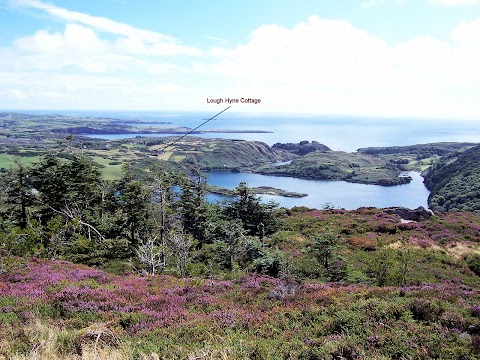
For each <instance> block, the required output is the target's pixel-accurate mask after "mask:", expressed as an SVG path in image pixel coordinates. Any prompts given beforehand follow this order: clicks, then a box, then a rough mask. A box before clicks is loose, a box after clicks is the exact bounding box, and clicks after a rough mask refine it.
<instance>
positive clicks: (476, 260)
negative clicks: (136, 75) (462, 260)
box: [466, 254, 480, 276]
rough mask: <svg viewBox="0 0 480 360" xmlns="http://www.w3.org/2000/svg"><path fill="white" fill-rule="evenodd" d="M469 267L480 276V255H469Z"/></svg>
mask: <svg viewBox="0 0 480 360" xmlns="http://www.w3.org/2000/svg"><path fill="white" fill-rule="evenodd" d="M466 261H467V265H468V268H469V269H470V270H472V271H473V272H474V273H475V275H478V276H480V255H479V254H473V255H469V256H468V257H467V259H466Z"/></svg>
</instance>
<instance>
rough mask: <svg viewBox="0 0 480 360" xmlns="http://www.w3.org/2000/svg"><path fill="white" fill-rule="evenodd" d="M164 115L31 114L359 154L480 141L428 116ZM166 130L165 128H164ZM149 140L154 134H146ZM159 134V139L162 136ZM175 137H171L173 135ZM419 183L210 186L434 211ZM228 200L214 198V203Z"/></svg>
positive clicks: (272, 179) (478, 130)
mask: <svg viewBox="0 0 480 360" xmlns="http://www.w3.org/2000/svg"><path fill="white" fill-rule="evenodd" d="M221 110H222V109H218V111H215V110H212V112H210V113H209V112H180V111H179V112H172V111H170V112H159V111H58V110H57V111H31V113H37V114H38V113H45V114H51V113H60V114H63V115H75V116H91V117H109V118H118V119H122V120H125V121H126V122H127V123H128V120H141V121H142V122H144V124H145V125H146V126H147V125H152V124H155V123H160V122H171V123H172V124H171V126H172V127H176V126H186V127H189V128H192V129H193V128H196V127H197V126H199V125H202V124H203V123H205V124H203V125H202V126H201V127H200V128H199V130H207V129H229V130H261V131H266V133H205V134H200V135H194V136H201V137H205V138H229V139H243V140H256V141H262V142H265V143H267V144H269V145H273V144H275V143H277V142H281V143H286V142H293V143H296V142H300V141H303V140H308V141H312V140H315V141H318V142H320V143H322V144H325V145H327V146H328V147H330V148H331V149H332V150H337V151H346V152H355V151H357V149H359V148H364V147H373V146H400V145H415V144H424V143H432V142H472V143H480V119H479V120H478V121H475V120H463V119H453V120H446V119H425V118H418V119H415V118H395V117H391V118H382V117H364V116H363V117H362V116H338V115H304V114H252V113H249V114H245V113H235V112H229V111H226V112H224V113H222V114H221V115H219V116H218V117H215V118H214V119H212V120H210V121H207V120H208V119H210V118H211V117H213V116H214V115H215V114H216V113H218V112H220V111H221ZM162 126H165V125H162ZM132 136H138V135H129V134H116V135H106V134H103V135H102V134H96V135H95V137H100V138H105V139H120V138H128V137H132ZM145 136H152V135H146V134H145ZM156 136H159V135H156ZM170 136H171V135H170ZM409 175H410V176H411V177H412V178H413V181H412V182H410V183H409V184H405V185H398V186H393V187H382V186H376V185H364V184H353V183H347V182H344V181H318V180H304V179H296V178H289V177H280V176H266V175H259V174H252V173H234V172H224V171H216V172H210V173H209V174H208V178H209V180H208V181H209V182H210V183H211V184H213V185H219V186H222V187H226V188H234V187H235V186H237V185H238V184H239V183H240V182H241V181H243V182H246V183H247V185H248V186H262V185H264V186H272V187H275V188H280V189H283V190H288V191H295V192H301V193H307V194H308V196H306V197H303V198H287V197H280V196H267V195H262V196H261V199H262V201H265V202H268V201H274V202H276V203H278V204H279V205H280V206H285V207H288V208H290V207H293V206H308V207H312V208H322V207H326V206H328V207H335V208H344V209H356V208H359V207H368V206H374V207H389V206H404V207H409V208H416V207H418V206H423V207H428V203H427V199H428V195H429V191H428V190H427V189H426V188H425V186H424V185H423V178H422V177H421V176H420V174H418V173H410V174H409ZM222 199H224V197H222V196H219V195H210V196H209V200H210V201H212V202H213V201H220V200H222Z"/></svg>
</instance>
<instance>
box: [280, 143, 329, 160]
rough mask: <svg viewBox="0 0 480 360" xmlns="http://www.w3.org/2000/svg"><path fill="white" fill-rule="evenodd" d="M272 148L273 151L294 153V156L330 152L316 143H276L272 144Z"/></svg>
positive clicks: (327, 148) (326, 147)
mask: <svg viewBox="0 0 480 360" xmlns="http://www.w3.org/2000/svg"><path fill="white" fill-rule="evenodd" d="M272 148H274V149H282V150H287V151H289V152H291V153H294V154H296V155H300V156H302V155H305V154H308V153H311V152H314V151H321V152H326V151H331V150H332V149H330V148H329V147H328V146H326V145H323V144H320V143H319V142H317V141H312V142H308V141H306V140H305V141H300V142H299V143H298V144H295V143H276V144H273V146H272Z"/></svg>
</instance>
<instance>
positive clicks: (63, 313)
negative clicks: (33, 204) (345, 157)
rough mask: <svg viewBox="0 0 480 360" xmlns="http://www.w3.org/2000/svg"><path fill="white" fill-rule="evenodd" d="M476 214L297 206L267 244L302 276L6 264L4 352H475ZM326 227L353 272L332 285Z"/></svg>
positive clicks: (243, 355)
mask: <svg viewBox="0 0 480 360" xmlns="http://www.w3.org/2000/svg"><path fill="white" fill-rule="evenodd" d="M479 222H480V215H478V214H475V213H461V212H458V213H455V212H451V213H445V214H444V213H439V214H438V215H437V216H436V217H433V218H431V219H430V220H428V221H424V222H420V223H411V224H401V223H400V221H399V219H398V218H395V217H394V216H392V215H387V214H384V213H383V212H381V211H379V210H377V209H360V210H356V211H350V212H349V211H340V210H325V211H318V210H314V211H308V210H307V209H304V210H302V209H294V210H293V211H290V213H289V214H288V215H287V216H286V217H285V218H284V222H283V226H282V228H281V229H280V230H279V231H278V232H277V233H276V234H274V235H272V236H271V237H269V238H267V239H266V240H265V246H267V247H271V248H277V249H280V250H281V251H283V253H284V254H285V256H286V257H287V258H288V259H289V261H288V263H289V264H290V265H289V272H290V274H291V276H295V275H296V276H300V274H301V272H302V271H303V273H302V274H301V277H303V279H304V280H302V281H300V280H294V279H288V278H285V279H275V278H270V277H267V276H262V275H255V274H241V273H237V274H235V273H233V274H229V278H230V279H221V278H218V279H216V280H209V279H203V278H199V277H191V278H187V279H179V278H175V277H171V276H149V277H140V276H137V275H128V276H125V275H123V276H114V275H109V274H107V273H105V272H103V271H100V270H98V269H91V268H87V267H85V266H81V265H74V264H71V263H67V262H62V261H47V260H35V259H32V260H31V261H27V262H23V261H20V262H18V263H9V264H8V266H5V265H4V267H3V269H2V270H3V273H2V274H0V322H1V323H2V326H0V339H1V340H0V357H1V354H3V355H4V356H5V357H7V358H10V356H12V354H14V353H17V354H19V357H17V358H32V356H33V355H38V358H43V359H48V358H68V357H69V358H73V356H74V355H75V354H78V353H80V352H82V354H83V355H84V358H89V357H87V356H92V358H94V357H95V356H97V357H101V358H117V359H118V358H120V359H128V358H140V357H141V356H142V354H143V356H144V358H151V359H154V358H155V356H153V355H150V354H152V353H154V354H157V355H158V356H159V357H160V358H162V357H163V358H198V357H200V358H201V357H203V358H210V357H211V358H230V359H248V358H261V359H278V358H282V357H283V358H293V359H295V358H302V359H305V358H319V359H324V358H326V359H328V358H339V357H340V356H341V357H344V358H347V359H354V358H368V359H388V358H424V359H429V358H444V359H450V358H463V359H476V358H478V356H479V355H480V346H479V344H480V306H479V305H480V281H479V277H478V276H477V275H474V274H473V273H472V272H471V271H470V270H469V269H468V267H467V266H466V264H465V262H464V261H463V257H464V255H465V254H466V253H472V252H478V245H479V242H480V234H479V230H480V229H479V228H478V225H476V224H478V223H479ZM325 229H328V230H329V231H330V232H332V233H333V234H335V235H339V239H338V242H337V244H336V245H337V250H335V251H336V252H338V254H341V255H342V257H343V261H344V262H345V263H347V267H348V268H349V271H348V273H349V275H348V277H347V279H346V280H344V281H343V282H344V283H343V284H339V283H325V282H322V281H321V279H322V277H323V274H322V271H321V269H320V267H319V264H318V263H315V261H314V259H313V258H312V257H311V256H310V254H309V248H310V245H311V242H312V239H313V238H315V237H316V236H318V235H319V234H322V232H324V231H325ZM399 254H400V255H401V254H407V255H408V257H407V258H403V259H407V260H409V259H410V261H407V263H406V264H407V270H408V271H407V276H406V278H405V279H404V280H405V283H404V284H398V285H389V286H386V287H379V286H377V285H376V284H375V279H374V277H372V274H373V273H374V272H375V271H378V267H377V266H376V264H379V263H382V262H383V263H385V264H387V263H388V267H387V270H388V271H389V275H392V277H391V278H390V281H391V282H392V284H393V283H394V282H395V281H398V279H397V278H395V277H393V275H394V273H395V271H397V270H398V269H397V268H398V266H399V265H401V264H399V263H398V259H401V258H398V257H396V255H399ZM389 256H391V258H390V260H392V261H390V262H386V261H387V260H388V259H389ZM309 271H310V275H312V277H314V279H313V278H312V279H310V280H308V278H307V275H308V272H309ZM315 272H317V273H316V274H314V273H315ZM232 277H233V279H232ZM358 283H361V284H358ZM22 354H23V355H22ZM92 354H93V355H92ZM22 356H23V357H22ZM148 356H150V357H148ZM152 356H153V357H152Z"/></svg>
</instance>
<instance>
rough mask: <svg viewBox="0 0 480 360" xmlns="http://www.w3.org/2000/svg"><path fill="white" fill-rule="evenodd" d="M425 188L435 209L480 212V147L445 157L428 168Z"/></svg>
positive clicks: (431, 205)
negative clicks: (428, 191)
mask: <svg viewBox="0 0 480 360" xmlns="http://www.w3.org/2000/svg"><path fill="white" fill-rule="evenodd" d="M425 185H426V186H427V188H428V189H429V190H430V191H431V193H430V196H429V198H428V203H429V206H430V208H432V209H434V210H437V211H438V210H440V211H450V210H480V146H475V147H473V148H470V149H468V150H466V151H465V152H463V153H460V154H459V155H458V156H447V157H444V158H442V160H440V161H439V162H438V163H437V164H435V165H433V166H432V167H431V168H430V169H429V171H428V173H427V174H426V176H425Z"/></svg>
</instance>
